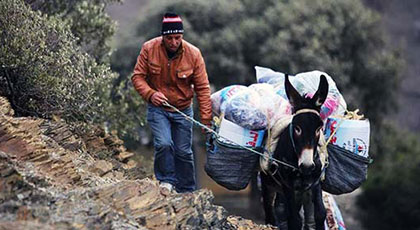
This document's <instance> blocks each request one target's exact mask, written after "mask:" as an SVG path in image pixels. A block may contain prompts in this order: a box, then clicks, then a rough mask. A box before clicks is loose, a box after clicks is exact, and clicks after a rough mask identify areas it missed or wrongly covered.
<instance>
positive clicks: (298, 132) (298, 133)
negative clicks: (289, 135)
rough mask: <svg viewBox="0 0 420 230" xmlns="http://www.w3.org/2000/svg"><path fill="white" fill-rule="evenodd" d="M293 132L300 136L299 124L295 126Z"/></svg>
mask: <svg viewBox="0 0 420 230" xmlns="http://www.w3.org/2000/svg"><path fill="white" fill-rule="evenodd" d="M295 133H296V135H298V136H300V135H301V134H302V129H301V128H300V127H299V126H295Z"/></svg>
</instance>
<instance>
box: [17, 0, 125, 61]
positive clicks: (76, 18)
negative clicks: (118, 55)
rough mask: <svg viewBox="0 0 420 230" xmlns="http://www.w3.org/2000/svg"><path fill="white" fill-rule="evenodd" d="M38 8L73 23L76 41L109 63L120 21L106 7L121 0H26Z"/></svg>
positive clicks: (96, 57)
mask: <svg viewBox="0 0 420 230" xmlns="http://www.w3.org/2000/svg"><path fill="white" fill-rule="evenodd" d="M25 2H26V3H27V4H29V5H30V6H31V8H32V10H34V11H41V12H42V13H44V14H47V15H50V16H54V17H56V18H59V19H61V21H62V22H63V23H65V24H67V25H68V26H69V27H70V30H71V32H72V33H73V35H74V36H75V37H76V38H77V40H76V43H77V44H78V45H79V46H81V47H82V50H84V51H86V52H87V53H88V54H89V55H91V56H92V57H94V58H95V59H96V61H97V62H98V63H108V62H109V57H110V55H111V47H110V40H111V38H112V36H113V35H114V32H115V29H116V24H115V23H114V22H113V21H112V19H111V18H110V17H109V15H108V14H107V13H106V11H105V10H106V7H107V6H108V5H109V4H111V3H115V2H121V0H94V1H90V0H89V1H88V0H72V1H55V0H25Z"/></svg>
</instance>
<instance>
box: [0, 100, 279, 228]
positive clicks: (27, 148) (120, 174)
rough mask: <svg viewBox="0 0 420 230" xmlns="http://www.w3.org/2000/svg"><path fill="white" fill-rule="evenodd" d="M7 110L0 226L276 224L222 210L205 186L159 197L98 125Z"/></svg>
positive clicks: (2, 121) (145, 170) (139, 164)
mask: <svg viewBox="0 0 420 230" xmlns="http://www.w3.org/2000/svg"><path fill="white" fill-rule="evenodd" d="M13 115H14V112H13V110H12V108H11V106H10V104H9V102H8V101H7V100H6V99H5V98H0V230H2V229H15V230H18V229H274V228H273V227H271V226H266V225H259V224H256V223H254V222H253V221H251V220H247V219H244V218H241V217H239V216H232V215H228V213H227V211H226V210H225V209H224V208H223V207H221V206H217V205H214V204H213V199H214V196H213V194H212V192H211V191H210V190H207V189H200V190H198V191H195V192H193V193H186V194H176V193H174V194H171V195H169V196H163V195H161V194H160V192H159V187H158V184H157V181H156V180H153V179H152V176H151V175H152V174H151V169H150V165H151V163H150V162H147V161H145V160H142V159H140V160H134V159H133V158H134V154H133V153H131V152H128V151H127V150H126V149H125V148H124V146H123V143H122V141H121V140H119V139H118V138H116V137H115V136H113V135H112V134H107V133H105V132H104V131H103V130H101V129H99V128H92V129H90V130H89V131H88V132H85V133H84V134H80V133H77V132H75V130H74V129H73V128H71V127H70V126H68V125H67V124H65V123H63V122H61V121H60V120H59V119H56V120H44V119H39V118H31V117H14V116H13Z"/></svg>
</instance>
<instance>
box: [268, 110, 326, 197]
mask: <svg viewBox="0 0 420 230" xmlns="http://www.w3.org/2000/svg"><path fill="white" fill-rule="evenodd" d="M302 113H313V114H316V115H317V116H318V117H319V118H320V119H321V116H320V114H319V112H318V111H316V110H315V109H300V110H297V111H296V112H295V113H294V114H293V118H292V121H291V122H290V124H289V138H290V141H291V142H292V146H293V151H294V152H295V153H296V145H295V141H294V139H293V119H294V117H295V116H296V115H299V114H302ZM315 151H316V150H315ZM315 154H318V151H316V153H315ZM316 156H317V155H316ZM271 166H275V169H274V171H272V170H271V168H272V167H271ZM279 167H280V166H279V165H278V164H277V163H276V162H271V165H270V167H269V169H268V172H269V175H270V176H271V178H272V179H273V180H274V182H275V183H276V184H277V185H278V186H280V187H281V186H282V185H284V186H286V187H287V188H289V189H291V186H290V185H289V184H288V183H287V182H286V180H285V179H284V177H283V176H282V174H281V173H280V172H279ZM324 169H325V168H323V169H321V171H322V170H324ZM296 171H299V169H298V168H292V172H296ZM298 173H299V172H298ZM276 175H278V177H279V178H280V181H279V180H278V179H277V178H276ZM321 176H322V173H321V174H320V178H321ZM320 178H319V179H320ZM319 179H318V180H314V181H313V182H312V183H311V184H310V185H309V186H308V188H311V187H312V186H313V185H315V184H316V183H317V182H318V181H319Z"/></svg>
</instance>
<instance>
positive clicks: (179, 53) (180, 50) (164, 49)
mask: <svg viewBox="0 0 420 230" xmlns="http://www.w3.org/2000/svg"><path fill="white" fill-rule="evenodd" d="M183 45H184V39H182V41H181V45H180V46H179V48H178V50H177V51H176V54H175V55H174V57H173V58H172V59H174V58H176V57H178V56H181V54H182V53H184V52H185V48H184V46H183ZM160 46H161V47H162V49H163V51H164V52H165V54H166V56H168V53H167V51H166V47H165V44H163V37H161V41H160Z"/></svg>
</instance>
